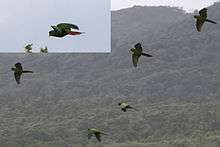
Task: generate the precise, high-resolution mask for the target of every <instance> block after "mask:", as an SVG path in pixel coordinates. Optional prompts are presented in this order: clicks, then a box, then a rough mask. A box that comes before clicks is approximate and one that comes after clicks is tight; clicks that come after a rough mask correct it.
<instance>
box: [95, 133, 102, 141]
mask: <svg viewBox="0 0 220 147" xmlns="http://www.w3.org/2000/svg"><path fill="white" fill-rule="evenodd" d="M95 137H96V139H97V140H98V141H99V142H101V135H100V133H95Z"/></svg>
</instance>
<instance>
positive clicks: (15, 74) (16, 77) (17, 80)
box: [14, 72, 21, 84]
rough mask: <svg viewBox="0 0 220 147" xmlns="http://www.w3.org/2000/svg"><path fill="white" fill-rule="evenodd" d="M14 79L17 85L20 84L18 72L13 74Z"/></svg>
mask: <svg viewBox="0 0 220 147" xmlns="http://www.w3.org/2000/svg"><path fill="white" fill-rule="evenodd" d="M14 77H15V80H16V82H17V84H20V79H21V74H20V73H18V72H14Z"/></svg>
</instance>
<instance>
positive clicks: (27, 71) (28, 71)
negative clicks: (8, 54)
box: [23, 70, 34, 73]
mask: <svg viewBox="0 0 220 147" xmlns="http://www.w3.org/2000/svg"><path fill="white" fill-rule="evenodd" d="M23 73H34V72H33V71H30V70H24V71H23Z"/></svg>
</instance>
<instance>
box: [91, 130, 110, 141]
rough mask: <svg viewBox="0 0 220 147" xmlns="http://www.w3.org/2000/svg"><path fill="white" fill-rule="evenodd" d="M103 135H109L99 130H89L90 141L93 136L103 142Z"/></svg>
mask: <svg viewBox="0 0 220 147" xmlns="http://www.w3.org/2000/svg"><path fill="white" fill-rule="evenodd" d="M101 134H103V135H107V134H105V133H103V132H101V131H99V130H98V129H96V128H89V129H88V139H91V137H92V136H93V135H95V137H96V139H97V140H98V141H99V142H101Z"/></svg>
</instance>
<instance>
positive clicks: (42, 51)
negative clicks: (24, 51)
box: [40, 47, 48, 53]
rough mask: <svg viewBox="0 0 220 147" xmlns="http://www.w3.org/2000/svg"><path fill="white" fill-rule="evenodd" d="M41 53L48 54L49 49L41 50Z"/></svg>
mask: <svg viewBox="0 0 220 147" xmlns="http://www.w3.org/2000/svg"><path fill="white" fill-rule="evenodd" d="M40 52H41V53H48V48H47V47H45V48H41V49H40Z"/></svg>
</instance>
